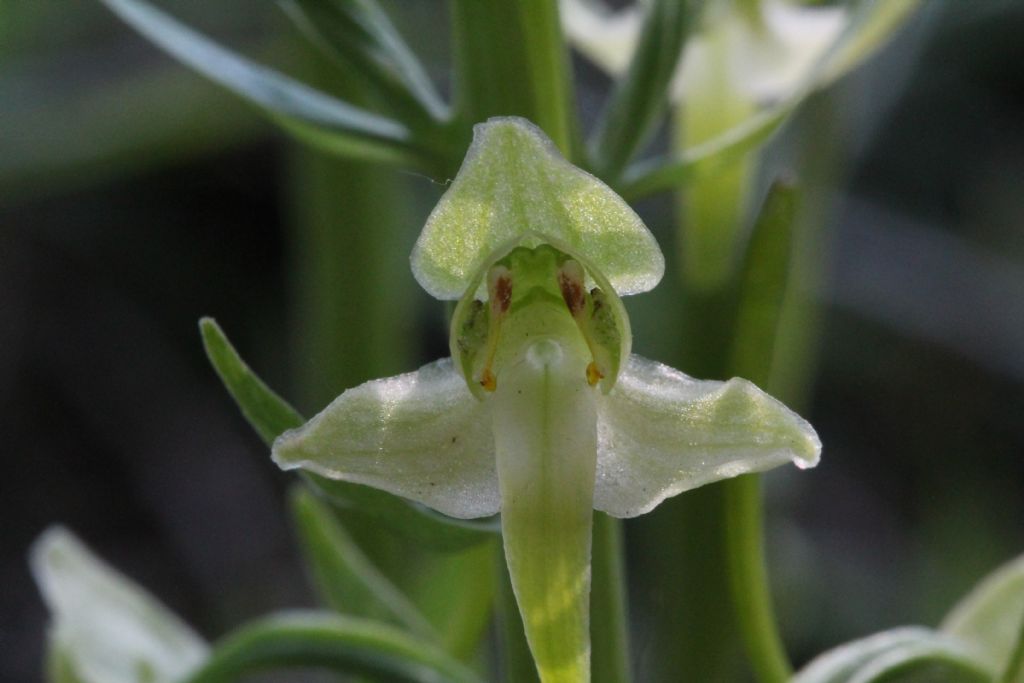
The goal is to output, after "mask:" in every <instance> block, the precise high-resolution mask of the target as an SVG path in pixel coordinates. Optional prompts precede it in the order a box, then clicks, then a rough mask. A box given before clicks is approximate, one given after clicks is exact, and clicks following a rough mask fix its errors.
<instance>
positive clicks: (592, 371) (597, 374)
mask: <svg viewBox="0 0 1024 683" xmlns="http://www.w3.org/2000/svg"><path fill="white" fill-rule="evenodd" d="M602 379H604V374H603V373H602V372H601V371H600V370H598V369H597V363H595V362H594V361H591V362H590V363H589V364H587V383H588V384H590V386H594V385H595V384H597V383H598V382H600V381H601V380H602Z"/></svg>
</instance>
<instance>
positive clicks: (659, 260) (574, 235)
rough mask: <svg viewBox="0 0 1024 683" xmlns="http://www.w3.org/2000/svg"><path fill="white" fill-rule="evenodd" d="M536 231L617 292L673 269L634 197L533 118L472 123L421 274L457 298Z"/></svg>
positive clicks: (436, 213) (425, 243)
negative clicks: (583, 165)
mask: <svg viewBox="0 0 1024 683" xmlns="http://www.w3.org/2000/svg"><path fill="white" fill-rule="evenodd" d="M534 235H535V236H537V237H538V238H539V241H541V242H545V241H546V242H550V243H552V244H564V245H566V246H568V247H569V248H570V249H571V251H572V252H573V253H574V254H578V255H580V256H583V257H585V258H586V259H587V260H588V261H589V262H590V263H591V264H593V265H594V266H595V267H596V268H597V269H599V270H600V271H601V273H602V274H603V275H604V277H605V278H607V280H608V282H609V283H611V285H612V286H613V287H614V288H615V291H616V292H617V293H618V295H619V296H626V295H628V294H638V293H640V292H646V291H648V290H650V289H652V288H653V287H654V286H655V285H657V284H658V282H659V281H660V280H661V278H662V275H663V274H664V272H665V258H664V256H663V255H662V253H661V248H660V247H659V246H658V242H657V240H655V239H654V235H653V234H651V231H650V230H648V229H647V226H646V225H644V223H643V221H642V220H641V219H640V217H639V216H638V215H637V214H636V212H635V211H633V209H632V208H631V207H630V206H629V204H627V203H626V202H625V200H623V199H622V197H620V196H619V195H618V194H616V193H615V191H614V190H612V189H611V188H610V187H608V186H607V185H606V184H605V183H604V182H602V181H601V180H599V179H598V178H596V177H594V176H592V175H591V174H589V173H587V172H586V171H584V170H582V169H580V168H578V167H576V166H573V165H572V164H571V163H570V162H569V161H567V160H566V159H565V158H564V157H563V156H562V155H561V153H560V152H559V151H558V149H557V148H556V147H555V145H554V143H553V142H552V141H551V140H550V139H549V138H548V137H547V136H546V135H545V134H544V132H543V131H542V130H541V129H540V128H538V127H537V126H536V125H535V124H533V123H531V122H530V121H528V120H526V119H523V118H519V117H515V116H509V117H495V118H491V119H488V120H487V121H486V122H485V123H478V124H476V125H475V126H473V142H472V144H471V145H470V147H469V150H468V151H467V152H466V158H465V159H464V160H463V162H462V167H461V168H460V169H459V172H458V174H457V175H456V177H455V180H454V181H452V184H451V186H450V187H449V188H448V190H447V192H445V193H444V195H443V196H442V197H441V200H440V201H439V202H438V203H437V205H436V206H435V207H434V209H433V211H431V212H430V216H429V217H428V218H427V221H426V223H425V224H424V226H423V230H422V231H421V232H420V236H419V237H418V238H417V240H416V244H415V245H414V247H413V250H412V254H411V255H410V257H409V258H410V264H411V266H412V271H413V276H414V277H415V278H416V281H417V282H418V283H419V284H420V286H421V287H423V289H425V290H426V291H427V292H428V293H429V294H430V295H431V296H433V297H435V298H438V299H459V298H461V297H462V296H463V294H464V293H465V292H466V289H467V287H469V286H470V285H471V283H472V282H473V280H474V277H475V276H476V275H477V272H478V271H479V269H480V267H481V266H482V265H483V264H484V262H485V261H486V260H487V259H488V258H489V257H491V256H492V255H493V254H494V253H495V250H498V249H501V248H504V247H505V246H507V245H511V244H514V243H516V242H517V241H518V240H520V239H524V238H529V237H531V236H534ZM530 246H535V245H530Z"/></svg>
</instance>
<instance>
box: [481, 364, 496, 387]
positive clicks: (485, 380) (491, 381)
mask: <svg viewBox="0 0 1024 683" xmlns="http://www.w3.org/2000/svg"><path fill="white" fill-rule="evenodd" d="M480 386H482V387H483V388H484V391H494V390H495V389H497V388H498V378H497V377H495V376H494V373H493V372H491V369H490V368H484V371H483V372H482V373H480Z"/></svg>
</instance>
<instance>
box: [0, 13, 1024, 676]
mask: <svg viewBox="0 0 1024 683" xmlns="http://www.w3.org/2000/svg"><path fill="white" fill-rule="evenodd" d="M925 4H926V5H927V6H928V7H927V8H926V9H927V10H928V11H927V12H926V13H925V15H924V16H922V17H921V18H919V19H918V20H917V21H915V22H914V25H913V26H911V27H910V29H909V31H908V34H907V37H906V39H905V40H903V39H901V41H900V42H899V43H898V44H897V45H895V46H893V47H892V48H891V49H888V50H886V51H885V52H884V53H883V54H882V55H880V56H879V57H878V58H877V59H874V60H872V61H871V62H870V63H869V64H868V65H867V66H866V67H865V68H864V69H862V70H861V71H859V72H858V73H856V74H854V75H853V76H851V77H849V78H847V79H844V81H843V82H841V83H840V84H839V85H838V87H837V88H835V89H834V90H833V91H832V92H830V93H828V94H826V95H821V96H818V97H816V98H815V100H814V101H813V102H811V103H810V104H809V106H808V108H807V111H806V112H805V114H804V115H803V116H804V119H803V120H801V121H799V122H797V123H796V124H795V125H794V126H791V127H790V133H789V134H790V135H792V134H794V132H795V131H800V130H807V129H808V127H809V126H811V127H813V123H814V121H815V119H814V118H813V117H816V116H842V117H845V119H844V120H846V121H848V122H849V125H848V126H847V128H845V129H844V128H841V127H840V128H838V129H837V128H831V129H830V130H846V131H848V134H849V136H850V137H849V139H845V140H837V141H836V142H837V144H842V145H843V147H844V149H846V150H848V153H847V154H846V155H845V156H844V164H845V166H844V168H843V174H842V175H843V176H844V177H845V179H846V182H844V183H843V184H842V185H841V186H837V187H836V188H835V189H834V193H833V195H832V196H831V201H830V212H829V225H828V228H827V234H828V235H829V244H830V245H831V250H830V251H829V252H828V253H827V254H826V253H823V254H822V256H821V258H822V260H823V262H824V263H825V264H827V265H828V268H827V272H828V277H827V282H826V284H825V285H824V286H823V287H822V288H821V291H820V292H819V293H818V295H819V298H820V302H821V304H822V311H823V328H822V329H823V336H822V338H821V341H820V348H819V357H818V359H817V361H816V363H817V366H818V374H817V377H816V379H815V381H814V384H813V391H812V393H811V395H810V396H809V399H808V405H807V408H806V410H805V411H804V412H805V414H806V416H807V417H808V418H809V419H810V420H811V422H812V423H813V424H814V425H815V426H816V427H817V429H818V431H819V433H820V434H821V437H822V440H823V442H824V443H825V451H824V455H823V461H822V464H821V466H820V467H819V468H818V469H817V470H814V471H812V472H810V473H801V474H799V475H798V477H799V479H798V478H797V475H791V474H788V473H782V474H780V475H778V476H775V475H773V479H772V480H771V483H770V490H769V493H770V496H769V497H770V501H771V504H772V507H771V510H770V535H771V540H772V542H771V552H772V556H773V559H772V562H773V571H774V578H775V580H776V582H777V583H778V584H779V596H778V600H779V602H780V604H781V608H780V611H781V615H782V619H783V623H784V624H785V628H786V630H787V633H788V636H787V637H788V640H789V644H790V646H791V648H792V649H793V651H794V653H795V654H796V656H797V657H798V658H799V659H800V661H803V660H806V658H808V657H809V656H811V655H812V654H813V653H815V652H817V651H819V650H821V649H822V648H825V647H827V646H830V645H833V644H835V643H837V642H839V641H841V640H844V639H849V638H852V637H854V636H857V635H861V634H865V633H868V632H872V631H876V630H880V629H882V628H884V627H888V626H894V625H899V624H905V623H921V624H934V623H936V622H937V620H938V619H940V618H941V616H942V615H943V614H944V613H945V611H946V610H947V609H948V608H949V606H950V604H951V603H952V602H953V601H954V600H955V599H956V598H957V597H958V596H960V595H961V594H962V593H963V592H964V591H965V590H966V589H967V588H968V587H970V586H971V585H972V584H973V583H974V582H975V581H976V580H977V579H978V578H980V577H981V576H982V575H984V574H985V573H986V572H988V571H989V570H991V569H992V568H994V567H995V566H996V565H997V564H999V563H1001V562H1003V561H1005V560H1007V559H1009V558H1011V557H1013V556H1014V555H1016V554H1018V553H1020V552H1021V551H1022V550H1024V234H1022V227H1024V41H1022V40H1021V36H1024V3H1021V2H1013V1H1002V0H981V1H980V2H966V0H965V1H963V2H957V1H955V0H950V1H949V2H932V3H929V2H926V3H925ZM242 5H244V3H240V2H225V3H223V4H216V5H215V6H213V5H211V4H209V3H207V4H206V5H205V6H204V4H203V3H197V2H191V3H189V2H185V3H179V5H178V6H177V8H178V9H180V16H183V17H184V18H186V19H189V20H193V19H195V20H196V23H197V24H199V25H201V26H202V27H203V28H204V29H205V30H208V31H210V32H212V33H214V34H215V35H217V36H218V37H221V38H223V39H225V40H226V41H227V42H229V43H231V44H233V45H235V46H238V47H241V48H245V49H246V50H247V51H248V52H249V53H250V54H280V53H281V51H282V50H285V51H286V44H284V45H285V47H284V48H282V43H281V42H280V40H279V38H280V35H281V34H282V33H283V29H282V26H283V22H282V21H281V19H280V17H279V16H278V15H277V13H276V12H275V11H274V10H273V8H272V7H266V8H261V9H260V11H258V12H251V11H250V12H239V11H237V10H238V9H239V7H241V6H242ZM268 5H269V3H268ZM397 6H399V9H400V10H401V11H399V12H396V14H395V17H396V20H397V21H398V23H399V24H400V25H405V26H408V27H411V30H409V31H408V32H407V35H409V36H410V39H411V40H412V42H414V44H416V46H417V48H418V49H420V50H421V54H424V55H425V57H426V58H427V59H428V60H430V63H431V64H432V65H434V67H435V70H436V71H437V73H438V74H439V76H443V73H444V70H445V59H446V50H447V48H446V47H445V46H444V45H443V44H442V41H441V39H440V38H439V36H442V37H443V36H444V34H445V30H444V26H443V25H444V21H445V14H444V12H443V7H441V6H439V5H438V4H437V3H428V2H424V3H422V4H420V5H418V6H417V7H415V8H413V9H409V7H408V5H404V4H401V3H398V4H397ZM403 7H404V8H405V9H402V8H403ZM5 14H6V18H5V16H4V15H5ZM577 74H578V75H579V76H580V77H581V79H582V80H581V83H582V85H581V92H582V95H581V101H582V102H583V103H584V106H589V104H591V103H596V102H598V101H599V98H600V94H601V92H603V89H604V88H605V87H606V82H605V81H604V79H603V78H601V77H600V76H599V75H598V74H596V73H594V72H593V70H592V69H589V68H588V67H587V66H586V65H583V64H577ZM584 114H585V116H586V115H587V112H584ZM292 144H293V143H290V142H288V141H287V140H285V139H284V138H283V137H282V136H281V135H280V134H278V133H277V132H275V131H274V130H273V129H272V128H271V126H270V125H269V124H265V123H263V122H262V121H261V120H260V119H259V118H258V116H257V115H256V114H255V113H254V112H252V111H251V110H249V109H248V108H247V107H245V106H244V105H242V104H241V103H239V102H237V101H236V100H234V99H232V98H231V97H230V96H229V95H226V94H223V93H221V92H220V91H219V90H217V89H216V88H214V87H213V86H211V85H209V84H207V83H206V82H205V81H202V80H201V79H199V78H198V77H196V76H193V75H192V74H190V73H188V72H186V71H185V70H184V68H181V67H179V66H177V65H176V64H173V63H171V62H170V61H169V60H168V59H166V58H164V57H163V56H162V55H160V54H158V53H157V51H156V49H155V48H152V47H150V46H149V45H147V44H146V43H145V42H144V41H143V40H141V39H140V38H138V37H136V36H135V35H133V34H132V32H131V31H129V30H128V29H126V28H125V27H124V26H122V25H120V24H118V23H117V22H116V21H115V20H114V19H113V18H112V17H111V16H109V15H108V14H107V13H106V12H105V11H104V10H103V9H102V8H100V7H99V6H97V5H96V4H94V3H90V2H83V3H79V2H68V1H66V0H65V1H60V2H58V1H57V0H39V2H30V1H29V0H6V2H4V3H3V4H0V437H2V438H3V443H4V451H5V453H4V455H3V456H2V457H3V465H4V469H3V475H2V477H0V503H2V506H3V509H2V512H0V515H2V517H0V519H2V522H0V524H2V526H0V529H2V546H0V586H2V587H3V589H2V590H0V680H3V681H11V682H12V683H21V682H22V681H33V680H38V676H39V673H38V671H39V665H40V659H41V655H42V645H43V640H44V633H45V624H46V614H45V611H44V609H43V606H42V604H41V602H40V600H39V597H38V594H37V592H36V590H35V588H34V585H33V583H32V581H31V578H30V576H29V574H28V571H27V567H26V563H25V555H26V551H27V548H28V546H29V545H30V543H31V541H32V540H33V538H34V537H35V536H36V535H37V534H39V533H40V532H41V531H42V530H43V529H44V528H45V527H46V526H48V525H50V524H53V523H57V522H59V523H63V524H66V525H68V526H70V527H71V528H72V529H73V530H74V531H75V532H76V533H78V534H80V535H81V536H82V537H83V538H84V539H85V540H86V541H87V542H88V543H89V544H90V545H92V546H93V547H94V548H95V549H96V550H97V551H98V552H99V553H100V554H101V555H102V556H104V557H105V558H107V559H108V560H109V561H110V562H111V563H113V564H114V565H116V566H118V567H119V568H121V569H123V570H124V571H125V572H126V573H127V574H129V575H130V576H132V577H134V578H136V579H138V580H139V581H140V582H141V583H143V584H144V585H146V586H147V587H149V588H150V589H152V590H153V591H154V592H155V593H156V594H157V595H159V596H160V597H161V598H162V599H164V600H165V601H166V602H167V603H168V604H169V605H171V606H172V607H173V608H174V609H175V610H177V611H178V612H179V613H181V614H182V615H183V616H184V617H185V618H186V619H188V620H189V621H190V622H191V623H193V624H195V625H196V626H197V628H198V629H199V630H200V631H201V632H202V633H203V634H204V635H206V636H208V637H211V638H212V637H216V636H217V635H220V634H222V633H223V632H225V630H227V629H228V628H229V627H231V626H232V625H235V624H237V623H239V622H240V621H242V620H244V619H246V618H249V617H254V616H257V615H259V614H262V613H264V612H266V611H268V610H270V609H273V608H278V607H284V606H294V605H299V604H309V601H310V598H309V595H308V589H307V588H306V586H305V582H304V578H303V575H302V570H301V568H300V566H299V562H298V560H297V557H296V549H295V547H294V546H293V544H292V541H291V536H290V532H289V529H288V527H287V521H286V518H285V516H284V513H283V507H282V493H283V491H284V489H285V486H286V484H287V483H288V481H289V477H288V476H287V475H284V474H282V473H281V472H279V471H277V469H276V468H275V467H273V466H272V465H271V464H270V462H269V461H268V459H267V458H266V449H265V448H264V447H263V446H262V444H261V443H260V442H259V441H258V439H257V438H256V437H255V436H254V435H253V434H252V433H251V431H250V430H249V428H248V427H247V425H246V424H245V423H244V422H243V421H242V419H241V418H240V416H239V415H238V413H237V411H236V410H235V408H234V406H233V405H232V403H231V401H230V400H229V399H228V397H227V396H226V394H225V393H224V392H223V390H222V389H221V387H220V386H219V384H218V382H217V380H216V378H215V376H214V375H213V373H212V371H210V369H209V368H208V366H207V364H206V362H205V359H204V357H203V354H202V349H201V345H200V343H199V338H198V334H197V329H196V320H197V319H198V317H199V316H201V315H214V316H216V317H217V318H218V320H219V321H220V322H221V324H222V325H223V327H224V328H225V329H226V330H228V331H229V333H230V334H231V336H232V337H233V339H234V341H235V342H236V344H237V345H238V346H239V348H240V350H241V351H242V353H243V356H245V357H246V358H247V359H249V361H250V362H251V364H252V365H253V366H254V367H256V368H257V369H258V370H259V371H260V372H261V374H262V375H263V376H264V377H265V378H266V379H267V380H268V382H269V383H271V385H272V386H277V387H281V388H282V389H283V390H284V393H286V394H287V388H288V386H289V382H290V381H291V377H292V373H291V370H290V368H289V366H288V360H287V359H288V357H289V352H290V347H289V345H290V343H291V342H290V337H289V333H288V329H287V325H288V320H289V312H288V311H289V306H290V305H292V302H291V301H290V300H289V296H288V291H289V287H290V284H291V283H290V280H289V274H288V273H289V271H288V268H289V258H290V255H289V251H288V244H289V242H288V239H287V235H286V233H285V227H284V221H283V216H284V214H285V210H284V208H283V205H282V190H281V188H282V183H283V174H284V173H285V172H286V168H287V160H288V157H289V154H290V153H291V152H290V148H291V145H292ZM412 182H414V183H415V182H419V181H418V180H416V179H413V181H412ZM421 185H422V186H423V187H422V188H421V190H422V191H421V192H420V194H421V195H422V196H423V200H422V201H421V202H420V204H421V205H417V206H416V207H415V208H414V209H413V210H412V213H413V215H415V216H416V217H417V218H416V221H415V222H414V224H412V225H410V226H409V232H408V239H407V244H406V245H405V246H406V248H411V245H412V242H413V240H414V238H415V235H416V233H417V231H418V229H419V225H420V223H421V222H422V219H423V218H424V217H425V216H426V213H427V211H429V208H430V206H431V203H432V201H434V200H435V199H436V196H437V191H438V190H437V188H436V187H434V186H432V185H431V184H430V183H428V182H427V181H425V180H423V181H422V182H421ZM666 208H667V207H666V206H665V205H664V204H663V203H659V202H651V203H649V205H646V204H645V205H644V207H643V209H644V211H645V216H646V217H647V218H648V219H649V222H650V223H651V225H652V228H653V229H654V230H655V231H656V232H659V231H664V230H665V224H667V222H668V220H667V217H666V215H665V211H666ZM659 234H661V232H659ZM409 282H411V279H410V280H409ZM413 295H414V292H412V291H410V296H413ZM627 303H628V302H627ZM435 313H436V316H437V317H438V318H440V316H441V314H442V313H441V309H440V307H439V306H437V307H435V308H434V309H429V310H428V311H427V314H426V315H424V316H423V317H424V318H425V319H430V318H431V317H432V316H433V314H435ZM434 331H436V325H434V326H431V325H427V326H426V327H424V328H423V329H422V330H421V334H422V335H423V337H424V338H425V339H429V340H430V341H429V343H425V344H424V348H423V350H422V354H421V355H422V357H423V358H424V359H428V358H430V357H432V355H435V354H436V352H437V349H436V346H437V340H436V338H435V336H434V335H433V332H434ZM637 338H638V340H642V338H643V337H642V335H641V330H638V332H637ZM651 346H657V344H652V345H651ZM638 347H639V350H641V351H644V344H643V342H642V341H638ZM684 370H685V368H684ZM343 388H344V387H338V390H339V391H340V390H341V389H343ZM639 647H641V648H642V644H640V646H639Z"/></svg>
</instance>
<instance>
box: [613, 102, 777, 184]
mask: <svg viewBox="0 0 1024 683" xmlns="http://www.w3.org/2000/svg"><path fill="white" fill-rule="evenodd" d="M794 107H795V103H794V102H785V103H783V104H780V105H777V106H775V107H773V108H771V109H767V110H765V111H763V112H760V113H758V114H755V115H753V116H751V117H750V118H748V119H747V120H746V121H744V122H743V123H741V124H740V125H738V126H735V127H733V128H731V129H729V130H728V131H726V132H725V133H722V134H721V135H719V136H717V137H715V138H712V139H710V140H708V141H707V142H703V143H700V144H698V145H696V146H694V147H691V148H689V149H687V150H685V151H684V152H681V153H679V154H677V155H674V156H669V157H658V158H655V159H650V160H645V161H641V162H638V163H636V164H634V165H632V166H630V167H629V168H628V169H627V170H626V172H625V173H624V174H623V177H622V179H621V180H620V181H619V182H617V183H613V187H614V188H615V189H616V191H618V192H619V194H621V195H622V196H623V197H625V198H626V199H627V200H630V201H633V200H636V199H640V198H642V197H646V196H648V195H651V194H655V193H657V192H664V191H666V190H673V189H676V188H678V187H680V186H682V185H685V184H686V183H689V182H691V181H692V180H694V179H696V178H705V177H709V176H712V175H714V174H715V173H717V172H719V171H720V170H721V169H723V168H727V167H729V166H730V165H731V164H733V163H734V162H736V161H738V160H740V159H742V158H743V157H744V156H745V155H747V154H749V153H751V152H753V151H754V150H755V149H757V148H758V147H760V146H761V145H762V144H764V143H765V142H766V141H767V140H768V139H769V138H771V136H772V135H774V134H775V132H776V131H777V130H778V129H779V128H781V127H782V124H783V123H785V122H786V121H787V120H788V118H789V115H790V113H792V111H793V108H794Z"/></svg>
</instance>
